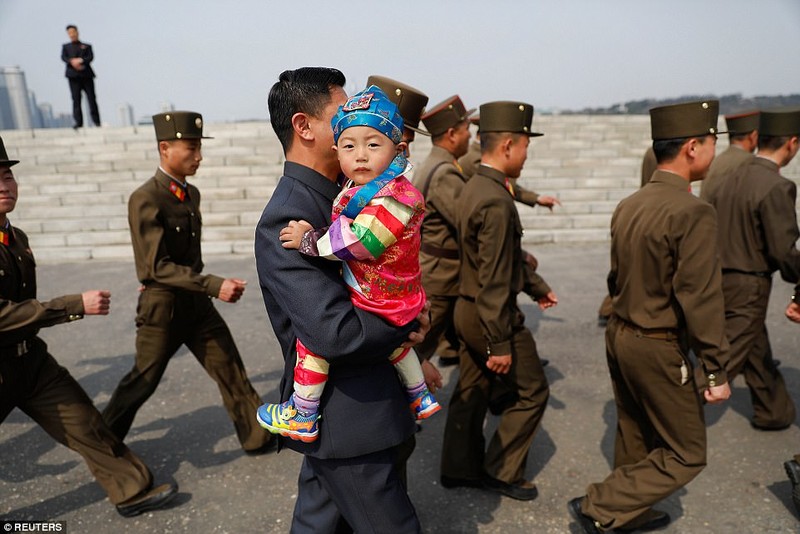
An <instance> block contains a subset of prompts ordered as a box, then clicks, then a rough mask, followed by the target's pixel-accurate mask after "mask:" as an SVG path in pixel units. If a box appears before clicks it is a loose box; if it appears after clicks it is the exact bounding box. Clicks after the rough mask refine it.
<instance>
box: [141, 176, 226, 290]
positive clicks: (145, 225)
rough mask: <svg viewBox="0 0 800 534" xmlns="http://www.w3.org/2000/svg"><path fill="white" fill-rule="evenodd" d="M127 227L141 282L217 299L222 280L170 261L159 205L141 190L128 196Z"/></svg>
mask: <svg viewBox="0 0 800 534" xmlns="http://www.w3.org/2000/svg"><path fill="white" fill-rule="evenodd" d="M128 224H129V226H130V230H131V242H132V245H133V254H134V257H135V259H136V270H137V272H138V273H139V276H140V279H141V280H148V279H150V280H153V281H155V282H158V283H160V284H164V285H166V286H170V287H174V288H176V289H185V290H188V291H195V292H198V293H205V294H207V295H209V296H211V297H218V296H219V290H220V288H221V287H222V282H223V281H224V279H223V278H221V277H219V276H214V275H211V274H208V275H204V274H200V273H196V272H194V271H193V270H192V268H191V267H189V266H187V265H178V264H176V263H175V262H173V261H172V260H171V259H170V256H169V251H168V250H167V247H166V244H165V242H164V226H163V224H162V223H161V221H159V219H158V206H157V205H156V203H155V202H154V201H153V199H152V198H151V197H150V195H148V194H144V193H142V192H140V191H137V192H134V193H133V194H132V195H131V197H130V200H129V201H128Z"/></svg>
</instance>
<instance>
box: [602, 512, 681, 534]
mask: <svg viewBox="0 0 800 534" xmlns="http://www.w3.org/2000/svg"><path fill="white" fill-rule="evenodd" d="M670 521H672V518H671V517H670V516H669V514H667V512H662V511H661V510H653V509H650V510H648V511H646V512H645V513H643V514H642V515H640V516H639V517H637V518H636V519H634V520H633V521H630V522H629V523H628V524H627V525H622V526H621V527H617V528H615V529H614V532H650V531H651V530H658V529H660V528H664V527H666V526H667V525H669V523H670Z"/></svg>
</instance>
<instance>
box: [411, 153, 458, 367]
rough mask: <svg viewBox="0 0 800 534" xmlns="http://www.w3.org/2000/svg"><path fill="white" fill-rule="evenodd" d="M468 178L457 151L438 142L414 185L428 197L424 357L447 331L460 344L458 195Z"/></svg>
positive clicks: (419, 347) (421, 346) (422, 247)
mask: <svg viewBox="0 0 800 534" xmlns="http://www.w3.org/2000/svg"><path fill="white" fill-rule="evenodd" d="M466 181H467V180H466V178H465V177H464V175H463V174H462V173H461V169H460V168H459V166H458V163H457V162H456V161H455V160H454V159H453V155H452V154H451V153H450V152H448V151H447V150H445V149H444V148H441V147H438V146H435V145H434V146H433V147H432V148H431V153H430V154H429V155H428V157H427V158H426V159H425V161H424V162H423V163H422V164H421V165H420V166H419V167H418V168H417V170H416V172H415V173H414V186H415V187H416V188H417V189H419V190H420V191H421V192H422V194H423V196H424V197H425V219H424V221H423V223H422V240H421V243H420V253H419V263H420V268H421V269H422V286H423V287H424V288H425V294H426V295H427V297H428V301H429V302H430V303H431V329H430V331H429V332H428V334H427V336H426V337H425V341H423V342H422V343H420V344H419V345H417V346H416V347H415V349H416V351H417V354H418V355H419V357H420V358H425V359H427V358H430V357H431V356H433V354H434V352H436V348H437V346H438V344H439V340H440V339H441V338H442V336H443V335H445V336H447V335H449V336H450V339H448V341H449V342H450V345H451V346H453V347H458V339H457V338H456V339H453V335H454V333H455V332H454V331H453V329H452V317H453V310H454V308H455V303H456V299H457V298H458V286H459V284H458V271H459V252H458V241H457V235H458V233H457V230H456V226H457V224H458V214H457V211H456V210H457V209H458V208H457V207H456V199H457V198H458V197H459V195H460V194H461V189H462V188H463V187H464V184H465V183H466Z"/></svg>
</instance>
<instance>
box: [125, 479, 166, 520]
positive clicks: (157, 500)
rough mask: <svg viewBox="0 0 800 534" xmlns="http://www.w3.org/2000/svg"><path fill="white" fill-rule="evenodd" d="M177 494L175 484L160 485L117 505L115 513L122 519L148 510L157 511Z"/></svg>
mask: <svg viewBox="0 0 800 534" xmlns="http://www.w3.org/2000/svg"><path fill="white" fill-rule="evenodd" d="M177 494H178V484H176V483H175V482H170V483H169V484H161V485H160V486H156V487H155V488H150V489H149V490H145V491H143V492H141V493H140V494H139V495H137V496H135V497H131V498H130V499H128V500H127V501H123V502H121V503H119V504H118V505H117V512H119V515H121V516H123V517H133V516H136V515H139V514H143V513H145V512H149V511H150V510H157V509H159V508H163V507H164V506H166V505H167V503H169V501H171V500H172V499H174V498H175V495H177Z"/></svg>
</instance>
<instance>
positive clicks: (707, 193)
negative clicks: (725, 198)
mask: <svg viewBox="0 0 800 534" xmlns="http://www.w3.org/2000/svg"><path fill="white" fill-rule="evenodd" d="M754 157H755V156H754V155H753V154H751V153H750V152H748V151H747V150H745V149H743V148H740V147H738V146H735V145H731V146H729V147H728V148H727V149H726V150H725V151H724V152H723V153H722V154H720V155H719V156H716V157H715V158H714V161H712V162H711V167H710V168H709V169H708V176H706V178H705V179H704V180H703V186H702V187H701V188H700V198H702V199H703V200H705V201H706V202H709V203H711V204H713V203H714V202H713V201H712V199H713V197H714V190H715V189H717V188H718V187H719V186H720V184H721V183H722V182H723V181H724V180H725V179H726V178H727V177H729V176H731V175H732V174H734V173H735V172H736V171H737V170H739V168H740V167H742V166H744V165H747V164H748V163H750V161H752V159H753V158H754Z"/></svg>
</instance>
